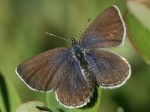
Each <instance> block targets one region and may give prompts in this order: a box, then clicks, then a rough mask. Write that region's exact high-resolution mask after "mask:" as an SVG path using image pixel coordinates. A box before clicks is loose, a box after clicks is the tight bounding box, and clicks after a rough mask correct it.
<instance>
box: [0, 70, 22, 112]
mask: <svg viewBox="0 0 150 112" xmlns="http://www.w3.org/2000/svg"><path fill="white" fill-rule="evenodd" d="M20 104H21V100H20V97H19V95H18V93H17V91H16V90H15V88H14V86H13V84H12V83H11V82H10V80H9V79H5V78H4V77H3V76H2V75H1V73H0V111H1V112H14V111H15V110H16V108H17V107H18V106H19V105H20Z"/></svg>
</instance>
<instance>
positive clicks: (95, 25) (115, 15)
mask: <svg viewBox="0 0 150 112" xmlns="http://www.w3.org/2000/svg"><path fill="white" fill-rule="evenodd" d="M125 34H126V28H125V23H124V21H123V19H122V17H121V14H120V11H119V9H118V8H117V7H116V6H111V7H109V8H107V9H106V10H104V11H103V12H102V13H101V14H100V15H99V16H98V17H97V18H96V19H95V20H94V21H93V22H92V24H91V25H90V26H89V28H87V29H86V30H85V32H84V33H83V35H82V37H81V39H80V45H81V46H82V47H83V48H86V49H98V48H104V47H113V46H118V45H120V44H122V43H123V41H124V38H125Z"/></svg>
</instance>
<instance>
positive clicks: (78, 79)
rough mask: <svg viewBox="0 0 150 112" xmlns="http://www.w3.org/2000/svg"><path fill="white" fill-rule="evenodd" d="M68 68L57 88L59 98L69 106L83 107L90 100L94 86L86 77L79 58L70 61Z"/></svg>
mask: <svg viewBox="0 0 150 112" xmlns="http://www.w3.org/2000/svg"><path fill="white" fill-rule="evenodd" d="M66 69H67V70H65V72H64V74H66V77H65V78H64V80H63V81H62V82H61V83H60V85H59V86H58V88H57V89H56V95H57V99H58V100H59V102H60V103H61V104H63V105H64V106H66V107H69V108H77V107H82V106H84V105H86V103H87V102H88V101H89V100H90V97H91V96H92V90H93V88H92V87H91V85H90V84H88V81H87V80H86V79H85V78H84V74H83V72H82V71H81V68H80V65H79V62H78V61H77V60H74V59H73V60H72V61H70V64H68V67H67V68H66Z"/></svg>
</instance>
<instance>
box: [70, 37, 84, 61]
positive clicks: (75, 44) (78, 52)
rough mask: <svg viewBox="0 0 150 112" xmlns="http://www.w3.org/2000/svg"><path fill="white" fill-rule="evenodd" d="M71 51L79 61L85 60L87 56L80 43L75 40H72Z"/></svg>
mask: <svg viewBox="0 0 150 112" xmlns="http://www.w3.org/2000/svg"><path fill="white" fill-rule="evenodd" d="M71 51H72V52H73V55H74V56H75V58H76V59H77V60H78V61H83V60H85V56H84V53H83V48H81V46H80V45H79V44H78V42H77V41H76V40H75V39H72V47H71Z"/></svg>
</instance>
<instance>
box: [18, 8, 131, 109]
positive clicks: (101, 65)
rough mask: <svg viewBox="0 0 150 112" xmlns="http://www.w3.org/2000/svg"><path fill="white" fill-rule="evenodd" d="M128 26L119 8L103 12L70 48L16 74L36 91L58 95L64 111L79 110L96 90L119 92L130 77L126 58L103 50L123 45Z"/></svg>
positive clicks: (30, 63)
mask: <svg viewBox="0 0 150 112" xmlns="http://www.w3.org/2000/svg"><path fill="white" fill-rule="evenodd" d="M125 33H126V29H125V24H124V21H123V19H122V17H121V15H120V12H119V9H118V8H117V7H116V6H111V7H109V8H107V9H106V10H104V11H103V12H102V13H101V14H100V15H99V16H98V17H97V18H96V19H95V20H94V21H93V22H92V23H91V25H90V26H89V28H87V29H86V30H85V31H84V33H83V34H82V36H81V38H80V41H79V43H78V42H77V41H76V40H75V39H72V46H71V48H55V49H51V50H49V51H46V52H44V53H41V54H39V55H37V56H35V57H33V58H30V59H28V60H26V61H24V62H23V63H21V64H20V65H19V66H18V67H17V69H16V73H17V74H18V76H19V77H20V78H21V79H22V80H23V81H24V82H25V83H26V84H27V86H28V87H29V88H31V89H33V90H38V91H44V92H46V91H55V94H56V98H57V100H58V101H59V102H60V104H62V105H63V106H65V107H68V108H79V107H83V106H84V105H86V104H87V103H88V102H89V101H90V98H91V97H92V96H93V92H94V87H95V86H96V85H99V86H100V87H101V88H116V87H120V86H121V85H123V84H124V83H125V82H126V81H127V79H128V78H129V77H130V74H131V69H130V65H129V64H128V62H127V61H126V59H124V58H123V57H121V56H119V55H117V54H115V53H112V52H110V51H108V50H105V49H101V48H106V47H113V46H118V45H121V44H122V43H123V41H124V38H125Z"/></svg>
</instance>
